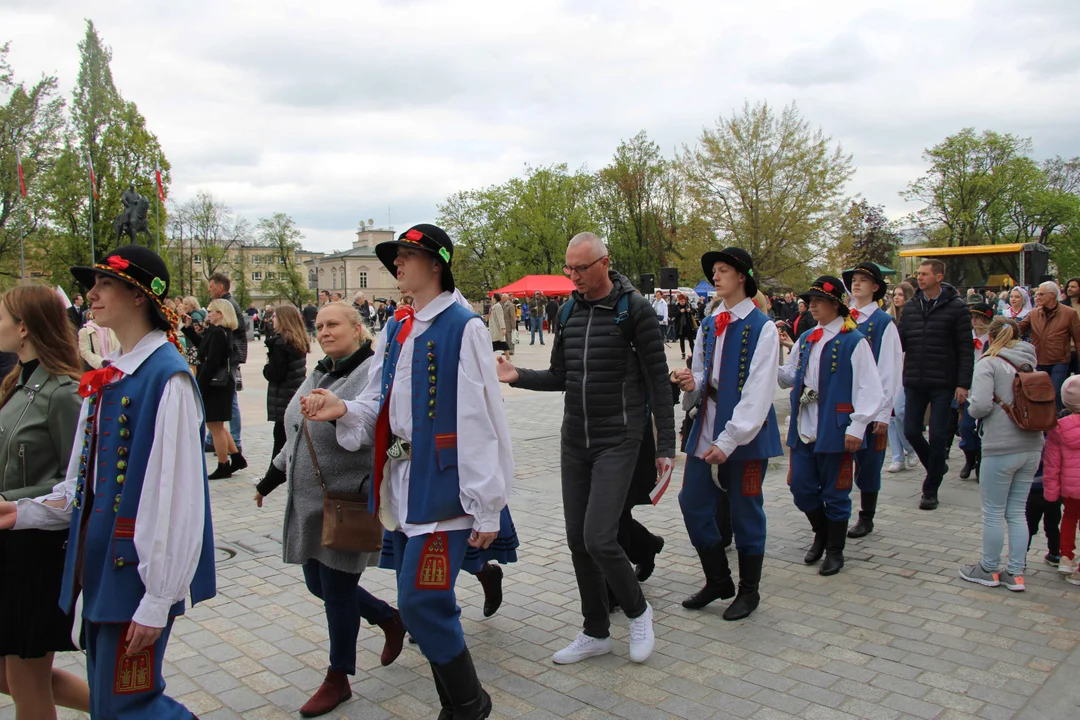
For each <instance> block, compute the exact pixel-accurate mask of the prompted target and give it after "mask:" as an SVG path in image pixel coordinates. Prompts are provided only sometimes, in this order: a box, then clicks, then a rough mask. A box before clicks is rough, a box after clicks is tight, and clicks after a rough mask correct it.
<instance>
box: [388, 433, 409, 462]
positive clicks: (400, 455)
mask: <svg viewBox="0 0 1080 720" xmlns="http://www.w3.org/2000/svg"><path fill="white" fill-rule="evenodd" d="M386 457H388V458H390V459H391V460H411V459H412V446H411V445H409V443H407V442H405V441H403V440H402V439H401V438H399V437H395V438H394V442H392V443H390V447H388V448H387V449H386Z"/></svg>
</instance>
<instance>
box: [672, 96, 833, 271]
mask: <svg viewBox="0 0 1080 720" xmlns="http://www.w3.org/2000/svg"><path fill="white" fill-rule="evenodd" d="M851 161H852V158H851V155H850V154H846V153H844V152H843V150H842V149H841V147H840V146H839V144H834V143H833V141H832V139H831V138H829V137H826V136H825V134H824V133H823V132H822V131H821V130H820V129H818V130H814V129H812V128H811V127H810V125H809V123H808V122H807V121H805V120H803V119H802V117H801V115H800V114H799V110H798V108H797V107H796V106H795V105H789V106H787V107H785V108H784V109H783V111H782V112H781V113H780V115H777V114H775V113H774V112H773V110H772V108H771V107H770V106H769V105H768V104H767V103H759V104H757V105H755V106H753V107H751V106H750V104H749V103H746V104H745V105H744V106H743V109H742V111H741V112H736V113H733V114H732V115H731V117H728V118H724V117H721V118H720V119H718V120H717V123H716V126H715V128H713V129H709V128H706V129H705V130H704V131H703V132H702V134H701V137H700V139H699V141H698V145H697V146H695V147H693V148H691V147H687V146H684V148H683V153H682V154H681V156H680V157H679V165H680V168H681V171H682V173H683V177H684V182H685V186H686V193H687V195H688V198H689V200H690V203H691V206H692V208H693V210H694V213H695V214H697V215H700V217H702V218H703V219H704V220H706V221H707V223H708V224H709V226H710V227H711V228H713V230H714V231H715V232H716V235H717V237H718V240H719V242H721V243H724V244H730V245H736V246H739V247H742V248H745V249H746V250H747V251H748V252H750V254H751V255H752V256H753V258H754V266H755V270H756V272H757V274H758V276H759V278H760V279H762V280H764V281H765V282H766V283H775V284H780V285H787V286H800V287H801V286H802V285H803V284H804V283H805V282H806V281H807V279H808V276H809V275H810V274H812V272H813V270H812V268H813V266H814V265H815V264H816V263H818V262H820V261H821V260H822V259H824V256H825V252H826V250H827V249H828V247H829V245H830V244H831V243H832V242H833V238H834V237H835V236H836V233H837V231H838V228H839V225H840V221H841V219H842V218H843V214H844V212H845V211H846V209H847V198H846V196H845V192H844V190H845V186H846V184H847V182H848V180H849V179H850V178H851V176H852V174H853V172H854V169H853V167H852V162H851Z"/></svg>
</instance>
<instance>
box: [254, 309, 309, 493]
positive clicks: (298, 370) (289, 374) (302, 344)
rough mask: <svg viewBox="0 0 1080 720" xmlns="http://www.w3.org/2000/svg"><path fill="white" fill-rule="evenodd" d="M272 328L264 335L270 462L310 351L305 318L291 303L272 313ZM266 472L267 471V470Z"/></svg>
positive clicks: (280, 443) (281, 438)
mask: <svg viewBox="0 0 1080 720" xmlns="http://www.w3.org/2000/svg"><path fill="white" fill-rule="evenodd" d="M273 324H274V331H273V332H272V333H269V335H268V336H267V338H266V365H264V366H263V377H264V378H266V382H267V383H268V384H267V386H266V419H267V420H269V421H271V422H273V423H274V451H273V452H272V453H270V461H271V464H273V459H274V458H275V457H277V454H278V453H279V452H281V448H283V447H284V446H285V408H287V407H288V406H289V401H290V400H292V397H293V395H294V394H296V391H297V389H299V387H300V386H301V385H303V384H304V379H305V378H306V377H307V356H308V352H309V351H310V350H311V343H310V341H309V340H308V334H307V330H305V329H304V318H303V316H302V315H300V311H299V310H297V309H296V308H294V307H293V306H292V305H282V306H281V307H280V308H278V311H277V313H275V314H274V319H273ZM267 472H269V471H267Z"/></svg>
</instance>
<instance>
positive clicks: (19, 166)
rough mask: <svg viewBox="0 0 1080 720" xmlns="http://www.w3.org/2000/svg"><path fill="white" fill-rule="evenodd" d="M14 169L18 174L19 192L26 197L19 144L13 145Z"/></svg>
mask: <svg viewBox="0 0 1080 720" xmlns="http://www.w3.org/2000/svg"><path fill="white" fill-rule="evenodd" d="M15 169H16V172H17V173H18V175H19V194H20V195H22V196H23V197H26V178H24V177H23V171H22V158H21V157H19V146H18V145H16V146H15Z"/></svg>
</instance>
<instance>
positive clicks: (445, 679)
mask: <svg viewBox="0 0 1080 720" xmlns="http://www.w3.org/2000/svg"><path fill="white" fill-rule="evenodd" d="M431 668H432V670H433V671H434V672H435V674H436V675H437V677H438V678H439V680H442V686H443V690H445V691H446V696H447V698H448V699H449V700H450V707H451V708H452V715H451V717H452V718H454V720H484V718H486V717H487V716H489V715H491V696H490V695H488V694H487V691H485V690H484V688H483V687H481V686H480V678H478V677H476V667H475V666H474V665H473V661H472V656H471V655H470V654H469V648H465V649H464V650H462V651H461V654H460V655H458V656H457V657H456V658H454V659H453V660H451V661H450V662H448V663H446V664H445V665H435V664H432V666H431ZM440 717H441V716H440Z"/></svg>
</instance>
